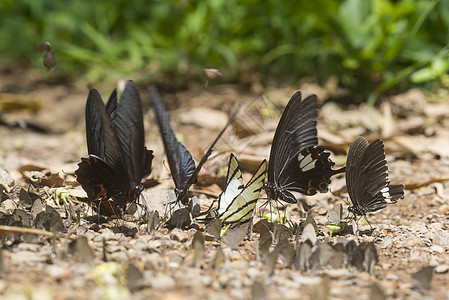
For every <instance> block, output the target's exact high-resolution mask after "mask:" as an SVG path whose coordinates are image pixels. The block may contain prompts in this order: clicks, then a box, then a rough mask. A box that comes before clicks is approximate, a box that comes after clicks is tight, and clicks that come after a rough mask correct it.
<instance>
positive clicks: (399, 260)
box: [0, 72, 449, 299]
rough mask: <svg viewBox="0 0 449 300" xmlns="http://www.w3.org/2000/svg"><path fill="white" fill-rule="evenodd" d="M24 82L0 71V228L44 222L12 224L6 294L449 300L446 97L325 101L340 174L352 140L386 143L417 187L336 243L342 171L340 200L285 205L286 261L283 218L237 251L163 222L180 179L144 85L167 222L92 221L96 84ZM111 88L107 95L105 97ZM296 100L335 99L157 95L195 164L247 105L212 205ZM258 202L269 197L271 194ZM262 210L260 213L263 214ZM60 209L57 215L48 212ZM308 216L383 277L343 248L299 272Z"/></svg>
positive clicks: (227, 91) (31, 76)
mask: <svg viewBox="0 0 449 300" xmlns="http://www.w3.org/2000/svg"><path fill="white" fill-rule="evenodd" d="M24 73H26V74H16V73H5V72H3V74H2V75H1V78H0V121H1V125H0V137H1V143H0V170H1V171H2V174H1V177H0V178H1V180H2V184H4V185H7V186H9V187H11V188H12V190H11V191H5V190H4V191H3V194H2V197H1V201H2V202H1V204H0V214H1V215H0V216H1V218H0V220H1V221H0V223H1V224H2V225H18V226H19V227H29V228H31V229H36V228H37V227H38V226H37V224H38V223H39V224H41V226H40V227H38V228H40V229H42V228H43V229H44V230H45V232H34V233H26V234H25V233H23V232H22V233H20V232H17V231H15V230H9V229H8V228H5V227H2V229H1V234H2V239H1V240H2V244H1V245H2V248H1V252H0V298H2V299H95V298H97V299H131V298H132V299H299V298H301V299H312V298H314V299H448V298H449V275H448V270H449V207H448V204H449V187H448V184H449V117H448V116H449V102H448V97H447V96H446V97H444V96H440V97H436V96H434V95H428V94H424V93H423V92H421V91H419V90H410V91H408V92H406V93H404V94H401V95H397V96H391V97H389V98H388V99H385V100H384V102H383V103H382V105H380V106H379V107H376V108H368V107H366V106H364V105H359V106H357V105H351V106H338V105H337V104H335V103H333V102H328V103H324V102H322V103H321V111H320V119H319V120H320V121H319V124H318V135H319V137H320V144H322V145H324V146H326V147H327V148H328V149H329V151H331V152H332V156H331V158H332V160H333V161H335V162H336V167H341V166H344V165H345V159H346V151H347V149H348V147H349V145H350V144H351V143H352V141H353V140H354V139H355V138H356V137H357V136H360V135H362V136H365V137H366V138H368V140H370V141H372V140H374V139H375V138H382V139H383V141H384V143H385V149H386V150H385V151H386V154H387V160H388V165H389V170H390V178H391V180H392V182H393V183H403V184H405V185H406V192H405V198H404V199H403V200H400V201H399V202H398V203H397V204H392V205H388V206H387V207H386V208H385V209H383V210H380V211H378V212H376V213H374V214H371V215H369V216H368V220H369V222H370V223H371V224H372V226H373V227H374V230H373V231H372V232H369V231H368V230H367V229H369V226H368V225H367V224H366V222H364V220H363V219H362V220H359V221H358V225H359V230H360V231H359V234H358V235H357V236H355V235H354V234H350V233H348V234H343V233H342V234H334V235H332V236H331V235H330V231H329V229H328V228H327V227H325V225H326V224H328V223H329V221H328V218H327V217H326V215H327V213H328V211H329V210H330V209H331V208H332V207H334V206H335V205H336V204H338V203H341V204H343V206H344V208H345V209H344V210H346V208H347V207H348V201H350V200H348V198H347V191H346V187H345V180H344V175H343V174H341V175H339V176H335V177H333V180H332V184H331V191H332V193H331V192H329V193H323V194H319V195H316V196H312V197H304V196H301V195H298V197H299V198H300V199H301V201H299V204H295V205H292V204H289V205H287V206H286V207H285V208H280V210H279V213H280V214H282V215H284V214H285V215H286V216H287V218H288V219H289V220H290V224H291V225H293V227H295V226H297V227H298V226H299V227H298V228H299V229H297V230H296V231H295V230H292V231H291V234H288V235H287V238H286V240H287V243H288V244H287V245H288V246H287V247H286V248H289V249H290V250H291V251H293V252H291V251H290V252H289V251H285V253H284V251H281V252H279V251H280V250H279V249H280V248H279V247H278V245H279V243H280V242H279V241H280V238H279V228H280V227H279V226H273V225H272V224H269V226H268V228H269V229H270V231H269V234H270V235H272V236H273V239H272V243H268V244H267V243H266V239H262V237H261V236H262V233H260V234H259V233H257V232H255V231H251V230H250V231H248V229H247V230H245V231H244V234H243V235H242V236H241V238H242V239H243V240H242V241H241V242H240V240H237V245H233V241H229V238H228V239H227V240H226V238H223V239H220V238H218V239H217V238H214V237H213V236H212V235H211V234H210V233H209V232H210V230H209V231H206V230H205V225H204V223H203V222H201V221H200V220H194V221H193V224H192V225H191V226H190V227H189V228H186V229H171V230H170V229H168V228H166V227H165V226H164V223H163V221H164V219H163V216H164V212H165V209H164V206H163V205H162V203H163V202H164V201H165V200H166V199H167V197H170V195H171V194H170V189H172V188H173V182H172V180H171V177H170V172H169V171H168V163H167V161H166V158H165V154H164V149H163V145H162V142H161V139H160V135H159V131H158V127H157V124H156V121H155V116H154V113H153V111H152V108H151V103H150V98H149V95H148V94H147V93H146V87H145V86H143V85H142V86H141V97H142V105H143V109H144V123H145V139H146V146H147V147H148V148H149V149H152V150H153V151H154V154H155V159H154V160H153V170H152V173H151V175H150V177H149V178H148V179H146V180H145V181H144V185H145V187H147V188H146V189H145V191H144V193H143V196H144V197H145V201H146V202H147V205H148V208H149V209H150V210H159V211H160V216H161V223H160V224H159V223H157V224H156V225H159V226H156V229H153V230H151V229H150V228H153V226H151V227H149V226H148V222H147V220H146V218H145V216H142V215H139V216H138V215H135V216H130V215H127V216H123V217H121V218H119V219H103V218H99V217H97V215H96V214H95V213H93V212H92V209H91V207H89V206H88V205H85V204H83V203H80V201H78V199H77V198H76V197H75V196H74V195H78V196H82V195H83V194H84V191H83V190H82V189H81V187H80V186H79V185H78V184H77V182H76V177H75V176H74V171H75V170H76V168H77V163H78V162H79V161H80V159H81V157H83V156H86V155H87V149H86V138H85V128H84V105H85V101H86V98H87V94H88V88H87V87H79V86H75V85H74V84H72V83H71V82H70V79H61V78H58V75H57V74H42V73H32V72H24ZM130 79H133V78H130ZM118 85H119V86H120V83H119V84H118ZM114 87H115V86H100V87H97V88H98V89H99V90H100V92H101V93H102V95H103V96H104V99H107V97H108V95H109V93H110V92H111V91H112V89H113V88H114ZM296 90H301V91H302V93H303V95H308V94H311V93H315V94H317V95H318V97H319V99H320V100H324V99H327V98H328V97H329V96H335V94H338V93H339V91H338V90H335V91H334V90H332V89H330V88H329V87H328V88H322V87H319V86H316V85H313V84H305V83H301V84H298V86H296V87H292V86H289V87H276V88H274V87H273V88H266V89H265V90H259V92H258V93H255V92H250V91H243V90H241V89H239V88H238V87H236V86H229V85H220V84H218V83H213V82H209V84H208V86H205V85H191V86H190V87H189V89H187V90H182V91H164V90H162V91H161V95H162V98H163V101H164V103H165V104H166V107H167V110H168V113H169V116H170V120H171V123H172V127H173V129H174V131H175V132H176V133H177V136H178V138H179V139H180V140H181V141H182V142H183V143H184V144H185V145H186V147H187V148H188V149H189V150H190V152H191V153H192V155H193V157H194V158H195V159H196V161H199V160H200V159H201V157H202V155H203V153H204V151H205V149H207V147H208V145H209V144H210V143H211V142H212V140H213V139H214V138H215V136H216V134H217V133H218V132H219V131H220V129H221V127H222V126H223V125H224V124H225V123H226V121H227V118H228V116H229V114H230V112H231V110H232V109H233V108H234V107H235V106H236V105H237V104H238V103H239V102H243V103H244V106H243V108H242V110H241V112H240V113H239V115H238V117H237V119H236V121H235V122H234V123H233V125H232V128H230V129H229V130H228V131H227V133H226V134H225V135H224V136H223V138H222V139H221V141H220V142H219V143H218V144H217V146H216V149H215V151H214V153H213V155H212V156H211V157H210V159H209V161H208V162H207V163H206V164H205V166H204V168H203V170H202V172H201V173H200V176H199V180H198V181H199V184H198V185H197V186H195V187H194V188H193V189H192V195H198V196H199V199H200V203H201V207H202V209H203V210H205V209H206V208H207V207H208V205H210V204H211V203H212V202H213V200H214V199H216V198H217V196H218V195H219V194H220V192H221V188H222V187H223V181H224V176H225V174H226V167H227V162H228V160H229V155H230V153H234V154H235V155H236V156H237V157H238V158H239V159H240V161H241V163H242V168H243V170H244V180H245V182H246V181H247V180H249V178H250V176H251V174H250V172H251V171H254V170H255V168H256V167H257V165H258V164H259V163H260V162H261V161H262V160H263V159H264V158H268V156H269V151H270V145H271V141H272V138H273V135H274V131H275V129H276V126H277V122H278V120H279V117H280V115H281V113H282V109H283V107H284V106H285V105H286V103H287V102H288V100H289V99H290V97H291V95H292V94H293V93H294V92H295V91H296ZM6 172H7V173H6ZM8 174H9V175H8ZM12 180H13V181H14V182H12ZM30 185H31V186H32V187H34V191H32V190H30V188H29V186H30ZM61 188H64V190H61ZM27 191H28V192H27ZM66 191H67V192H69V194H67V193H66ZM64 196H66V198H64ZM263 197H266V195H265V194H264V193H263V192H262V194H261V198H263ZM63 198H64V199H63ZM36 199H37V200H36ZM64 200H66V201H64ZM36 201H38V202H36ZM58 201H59V205H58V203H57V202H58ZM260 202H261V204H262V203H263V202H264V200H262V199H261V200H260ZM35 203H36V204H35ZM38 204H39V205H38ZM51 208H54V210H52V209H51ZM267 209H268V208H267V207H265V208H258V209H257V211H258V212H262V213H264V212H265V213H266V211H267ZM272 209H273V211H274V212H277V211H278V209H276V208H272ZM42 211H45V212H46V213H47V215H45V218H46V219H45V218H44V221H42V220H40V221H39V220H37V219H38V217H37V215H38V213H39V212H42ZM55 212H57V214H56V215H59V216H58V217H54V218H53V217H51V215H52V214H53V215H54V214H55ZM346 215H347V213H344V217H346ZM306 216H312V217H313V218H314V221H315V222H316V234H317V240H318V241H317V243H316V244H315V246H314V247H315V248H318V246H317V245H322V244H325V243H329V244H331V245H334V246H335V245H337V244H340V245H343V248H344V245H346V244H347V243H349V242H350V241H354V242H355V244H356V245H359V244H361V243H362V242H373V243H374V245H375V249H376V251H377V259H376V257H375V256H372V257H371V258H367V257H365V260H367V263H368V264H369V263H371V262H374V263H376V264H375V266H374V268H371V269H369V270H368V271H370V272H367V271H366V268H365V270H364V269H363V268H362V269H360V268H357V267H354V266H352V265H351V263H350V258H349V256H348V255H347V253H346V252H344V250H342V251H343V252H341V251H340V252H341V255H340V256H338V255H336V254H335V253H337V252H338V251H337V252H332V251H331V252H329V255H328V256H329V257H321V258H320V260H319V262H318V263H316V264H312V263H311V266H310V268H307V267H306V268H304V264H303V263H304V262H302V263H301V262H300V258H299V255H300V254H299V252H300V251H299V248H298V249H296V248H295V247H299V246H298V245H300V240H301V236H302V235H303V234H304V233H302V232H301V228H302V225H303V224H304V222H305V219H306ZM41 218H42V217H41ZM258 218H259V217H255V221H254V223H255V222H256V221H257V219H258ZM48 220H54V221H48ZM271 221H273V220H271ZM348 223H349V224H351V221H350V220H348ZM42 224H44V225H42ZM55 224H56V225H55ZM301 224H302V225H301ZM50 231H56V232H57V233H56V234H53V233H51V232H50ZM197 232H199V233H197ZM195 234H196V236H195ZM236 235H239V234H238V233H234V237H233V238H236V237H235V236H236ZM194 236H195V238H194ZM230 237H232V236H231V234H230ZM237 238H238V237H237ZM231 239H232V238H231ZM312 239H313V237H312ZM193 240H195V242H193ZM263 240H264V241H263ZM270 241H271V240H270ZM264 247H265V248H264ZM335 247H337V246H335ZM232 248H234V249H232ZM315 248H313V249H315ZM295 249H296V250H295ZM322 249H324V248H322ZM278 250H279V251H278ZM312 251H314V250H312ZM321 251H322V252H321V253H326V252H325V251H324V250H321ZM289 253H290V254H289ZM294 253H297V254H296V256H295V257H293V258H292V257H291V256H292V255H294ZM301 253H302V252H301ZM278 254H279V255H278ZM332 255H335V256H336V257H337V256H338V257H337V258H333V256H332ZM322 256H326V255H325V254H322ZM330 256H332V258H330ZM373 257H374V258H373ZM370 259H371V260H370ZM325 261H328V262H327V263H325ZM362 261H363V259H362ZM428 266H430V268H427V267H428ZM305 269H307V270H305ZM420 270H423V271H422V272H419V271H420Z"/></svg>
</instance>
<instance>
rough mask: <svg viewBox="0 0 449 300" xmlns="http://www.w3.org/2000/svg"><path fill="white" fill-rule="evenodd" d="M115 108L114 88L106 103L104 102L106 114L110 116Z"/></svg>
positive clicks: (115, 92) (115, 95) (115, 93)
mask: <svg viewBox="0 0 449 300" xmlns="http://www.w3.org/2000/svg"><path fill="white" fill-rule="evenodd" d="M116 109H117V90H116V89H114V90H113V91H112V93H111V95H110V96H109V99H108V103H106V111H107V112H108V115H109V116H111V119H112V115H113V114H114V113H115V110H116Z"/></svg>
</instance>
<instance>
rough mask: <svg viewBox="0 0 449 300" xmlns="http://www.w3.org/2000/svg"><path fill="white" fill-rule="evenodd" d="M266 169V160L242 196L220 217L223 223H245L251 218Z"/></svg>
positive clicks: (241, 193) (242, 192)
mask: <svg viewBox="0 0 449 300" xmlns="http://www.w3.org/2000/svg"><path fill="white" fill-rule="evenodd" d="M266 169H267V161H266V160H264V161H263V162H262V163H261V165H260V166H259V168H258V170H257V171H256V173H255V174H254V176H253V177H252V178H251V180H250V181H249V182H248V184H247V185H246V186H245V187H244V188H243V190H242V191H241V192H240V194H239V195H238V196H237V197H235V198H234V200H233V201H232V202H231V204H230V205H229V206H228V208H227V209H226V211H225V212H224V213H223V214H221V215H220V216H219V218H220V219H221V220H222V222H223V223H243V222H246V221H248V220H249V219H250V218H251V216H252V214H253V211H254V208H255V207H256V203H257V200H258V199H259V195H260V191H261V190H262V187H263V184H264V181H265V171H266Z"/></svg>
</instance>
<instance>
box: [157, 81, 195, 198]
mask: <svg viewBox="0 0 449 300" xmlns="http://www.w3.org/2000/svg"><path fill="white" fill-rule="evenodd" d="M148 91H149V92H150V94H151V99H152V101H153V108H154V112H155V113H156V117H157V122H158V125H159V131H160V133H161V137H162V141H163V143H164V148H165V154H166V155H167V160H168V165H169V167H170V172H171V175H172V177H173V181H174V182H175V185H176V187H177V188H182V189H184V188H188V186H186V184H187V182H188V180H189V178H190V177H192V176H193V174H194V172H195V162H194V161H193V159H192V155H191V154H190V153H189V151H187V149H186V148H185V147H184V145H182V144H181V143H180V142H179V141H178V140H177V139H176V136H175V134H174V132H173V130H172V129H171V127H170V122H169V120H168V117H167V114H166V112H165V109H164V105H163V103H162V100H161V99H160V97H159V94H158V92H157V89H156V87H155V86H150V87H149V88H148Z"/></svg>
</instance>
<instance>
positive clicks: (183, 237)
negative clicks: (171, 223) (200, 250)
mask: <svg viewBox="0 0 449 300" xmlns="http://www.w3.org/2000/svg"><path fill="white" fill-rule="evenodd" d="M170 238H171V239H172V240H174V241H178V242H181V243H185V242H187V240H188V238H189V234H188V233H187V232H185V231H184V230H181V229H179V228H174V229H173V230H172V231H171V232H170Z"/></svg>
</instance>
